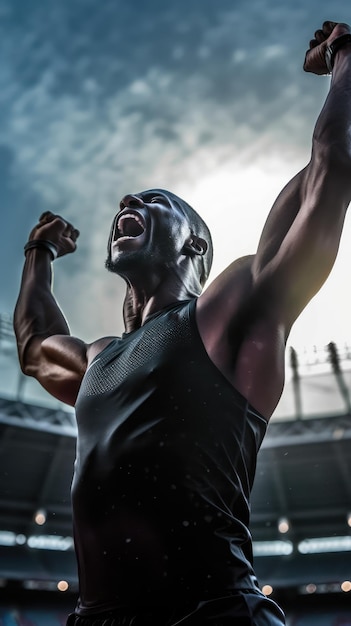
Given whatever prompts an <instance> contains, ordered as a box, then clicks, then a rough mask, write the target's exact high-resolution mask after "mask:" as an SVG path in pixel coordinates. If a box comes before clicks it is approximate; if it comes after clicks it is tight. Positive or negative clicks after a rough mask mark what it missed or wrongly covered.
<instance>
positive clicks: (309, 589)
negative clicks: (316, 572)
mask: <svg viewBox="0 0 351 626" xmlns="http://www.w3.org/2000/svg"><path fill="white" fill-rule="evenodd" d="M316 591H317V585H315V584H314V583H310V584H309V585H306V592H307V593H315V592H316Z"/></svg>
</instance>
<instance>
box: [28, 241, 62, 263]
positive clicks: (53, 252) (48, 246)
mask: <svg viewBox="0 0 351 626" xmlns="http://www.w3.org/2000/svg"><path fill="white" fill-rule="evenodd" d="M34 248H41V249H42V250H47V252H50V256H51V260H52V261H54V260H55V259H56V258H57V252H58V251H57V246H56V244H54V243H53V242H52V241H49V240H48V239H31V241H28V242H27V243H26V245H25V246H24V254H25V256H26V254H27V252H28V250H33V249H34Z"/></svg>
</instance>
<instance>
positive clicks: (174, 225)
mask: <svg viewBox="0 0 351 626" xmlns="http://www.w3.org/2000/svg"><path fill="white" fill-rule="evenodd" d="M350 32H351V29H350V28H349V26H347V25H346V24H340V23H339V24H338V23H334V22H326V23H325V24H324V25H323V27H322V29H320V30H318V31H317V32H316V33H315V38H314V39H313V40H312V41H311V43H310V49H309V51H308V52H307V53H306V59H305V65H304V68H305V70H306V71H309V72H313V73H316V74H327V73H328V72H331V70H333V75H332V82H331V88H330V92H329V95H328V97H327V99H326V102H325V104H324V107H323V109H322V112H321V115H320V117H319V119H318V121H317V124H316V127H315V131H314V136H313V150H312V156H311V160H310V162H309V164H308V165H307V167H306V168H305V169H304V170H302V171H301V172H300V173H299V174H297V176H296V177H295V178H294V179H293V180H292V181H291V182H290V183H289V184H288V185H287V186H286V188H285V189H284V190H283V191H282V192H281V194H280V195H279V197H278V199H277V200H276V202H275V204H274V206H273V208H272V210H271V212H270V214H269V216H268V219H267V222H266V224H265V227H264V230H263V233H262V236H261V239H260V242H259V245H258V249H257V252H256V254H255V255H253V256H248V257H245V258H241V259H238V260H237V261H235V262H233V263H232V264H231V265H230V266H229V267H228V268H227V269H226V270H225V271H224V272H223V273H222V274H221V275H220V276H219V277H218V278H217V279H216V280H214V281H213V283H212V284H211V285H210V286H209V287H208V289H207V290H206V291H205V292H204V293H203V294H202V295H200V293H201V291H202V287H203V285H204V282H205V280H206V278H207V275H208V272H209V269H210V265H211V256H212V250H211V239H210V235H209V232H208V230H207V227H206V226H205V224H204V223H203V221H202V220H201V218H200V217H199V216H198V215H197V214H196V213H195V212H194V211H193V210H192V209H191V208H190V207H189V205H187V204H186V203H185V202H184V201H182V200H180V199H179V198H178V197H177V196H175V195H173V194H171V193H170V192H166V191H163V190H151V191H145V192H142V193H138V194H136V195H127V196H125V197H124V198H123V200H122V201H121V203H120V211H119V212H118V213H117V216H116V218H115V220H114V222H113V225H112V228H111V234H110V239H109V243H108V259H107V262H106V265H107V267H108V269H109V270H111V271H112V272H115V273H117V274H118V275H120V276H122V277H123V278H124V280H125V282H126V286H127V293H126V299H125V303H124V320H125V329H126V332H125V333H124V334H123V336H122V337H121V338H113V337H108V338H103V339H99V340H98V341H95V342H93V343H92V344H90V345H86V344H85V343H84V342H83V341H81V340H79V339H76V338H74V337H71V336H70V335H69V329H68V326H67V324H66V322H65V319H64V317H63V316H62V313H61V311H60V309H59V308H58V305H57V304H56V301H55V299H54V297H53V295H52V292H51V260H53V259H54V258H55V257H56V256H63V255H65V254H67V253H69V252H73V251H74V250H75V248H76V239H77V237H78V234H79V233H78V231H77V230H76V229H75V228H74V227H73V226H72V225H71V224H68V223H67V222H66V221H65V220H64V219H62V218H61V217H59V216H57V215H53V214H52V213H49V212H48V213H44V214H43V215H42V216H41V218H40V220H39V223H38V224H37V226H36V227H35V228H34V229H33V231H32V232H31V234H30V237H29V242H28V243H27V244H26V246H25V252H26V262H25V268H24V273H23V280H22V286H21V291H20V296H19V299H18V303H17V307H16V312H15V330H16V335H17V340H18V350H19V356H20V362H21V366H22V369H23V371H24V372H25V373H26V374H28V375H31V376H35V377H36V378H37V379H38V380H39V382H40V383H41V384H42V385H43V386H44V387H45V388H46V389H47V390H48V391H49V392H50V393H51V394H52V395H53V396H55V397H57V398H59V399H60V400H63V401H64V402H67V403H68V404H71V405H76V412H77V423H78V441H77V460H76V465H75V474H74V479H73V485H72V502H73V517H74V533H75V545H76V552H77V559H78V569H79V581H80V598H79V601H78V605H77V608H76V613H75V615H72V616H71V617H70V618H69V622H68V623H69V624H70V625H71V624H73V625H75V626H92V625H94V626H103V625H104V626H113V625H122V624H125V625H129V624H133V625H136V626H138V625H142V626H144V625H146V624H150V625H151V624H152V625H157V624H159V625H163V626H166V625H168V626H171V625H173V626H174V625H175V624H182V625H184V626H191V625H194V624H209V623H211V624H213V625H214V626H216V625H217V626H225V625H226V624H228V625H229V624H234V623H235V624H240V625H241V626H245V625H246V624H247V625H249V624H250V625H256V626H263V625H268V624H269V625H270V626H274V625H279V624H280V625H281V624H283V623H284V617H283V614H282V612H281V611H280V609H279V608H278V607H277V606H276V605H275V603H274V602H272V601H271V600H269V599H268V598H265V597H264V596H263V594H261V592H260V591H259V589H258V585H257V581H256V578H255V575H254V572H253V569H252V549H251V538H250V533H249V531H248V523H249V504H248V502H249V497H250V490H251V486H252V481H253V478H254V472H255V464H256V456H257V452H258V449H259V446H260V444H261V441H262V438H263V436H264V432H265V429H266V424H267V422H268V420H269V418H270V416H271V415H272V412H273V411H274V409H275V407H276V405H277V403H278V400H279V397H280V395H281V391H282V388H283V383H284V348H285V343H286V339H287V337H288V335H289V331H290V329H291V326H292V324H293V322H294V321H295V319H296V318H297V316H298V315H299V314H300V312H301V311H302V310H303V308H304V307H305V305H306V304H307V302H308V301H309V300H310V299H311V298H312V297H313V295H314V294H315V293H316V292H317V291H318V290H319V288H320V287H321V285H322V284H323V282H324V281H325V280H326V278H327V276H328V274H329V272H330V270H331V268H332V266H333V263H334V260H335V257H336V254H337V249H338V245H339V241H340V236H341V231H342V226H343V221H344V217H345V212H346V209H347V206H348V204H349V202H350V199H351V176H350V171H351V145H350V130H351V106H350V94H351V54H350V52H351V45H350V43H351V35H350ZM228 202H229V200H228Z"/></svg>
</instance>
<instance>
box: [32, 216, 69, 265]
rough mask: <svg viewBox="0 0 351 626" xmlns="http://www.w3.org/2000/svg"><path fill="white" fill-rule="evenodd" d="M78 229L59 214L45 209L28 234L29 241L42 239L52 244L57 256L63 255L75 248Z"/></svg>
mask: <svg viewBox="0 0 351 626" xmlns="http://www.w3.org/2000/svg"><path fill="white" fill-rule="evenodd" d="M78 237H79V230H77V229H76V228H74V226H73V225H72V224H70V223H69V222H67V221H66V220H64V219H63V218H62V217H61V216H60V215H55V214H54V213H51V211H45V213H43V214H42V215H41V216H40V218H39V222H38V224H37V225H36V226H34V228H33V230H32V231H31V233H30V235H29V241H33V240H34V241H35V240H44V241H49V242H51V243H53V244H54V246H55V247H56V248H57V256H58V257H59V256H64V255H65V254H69V253H70V252H74V251H75V250H76V247H77V245H76V241H77V239H78Z"/></svg>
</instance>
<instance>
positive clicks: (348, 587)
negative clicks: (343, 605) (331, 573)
mask: <svg viewBox="0 0 351 626" xmlns="http://www.w3.org/2000/svg"><path fill="white" fill-rule="evenodd" d="M341 589H342V591H345V593H347V592H348V591H351V581H349V580H344V582H343V583H342V584H341Z"/></svg>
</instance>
